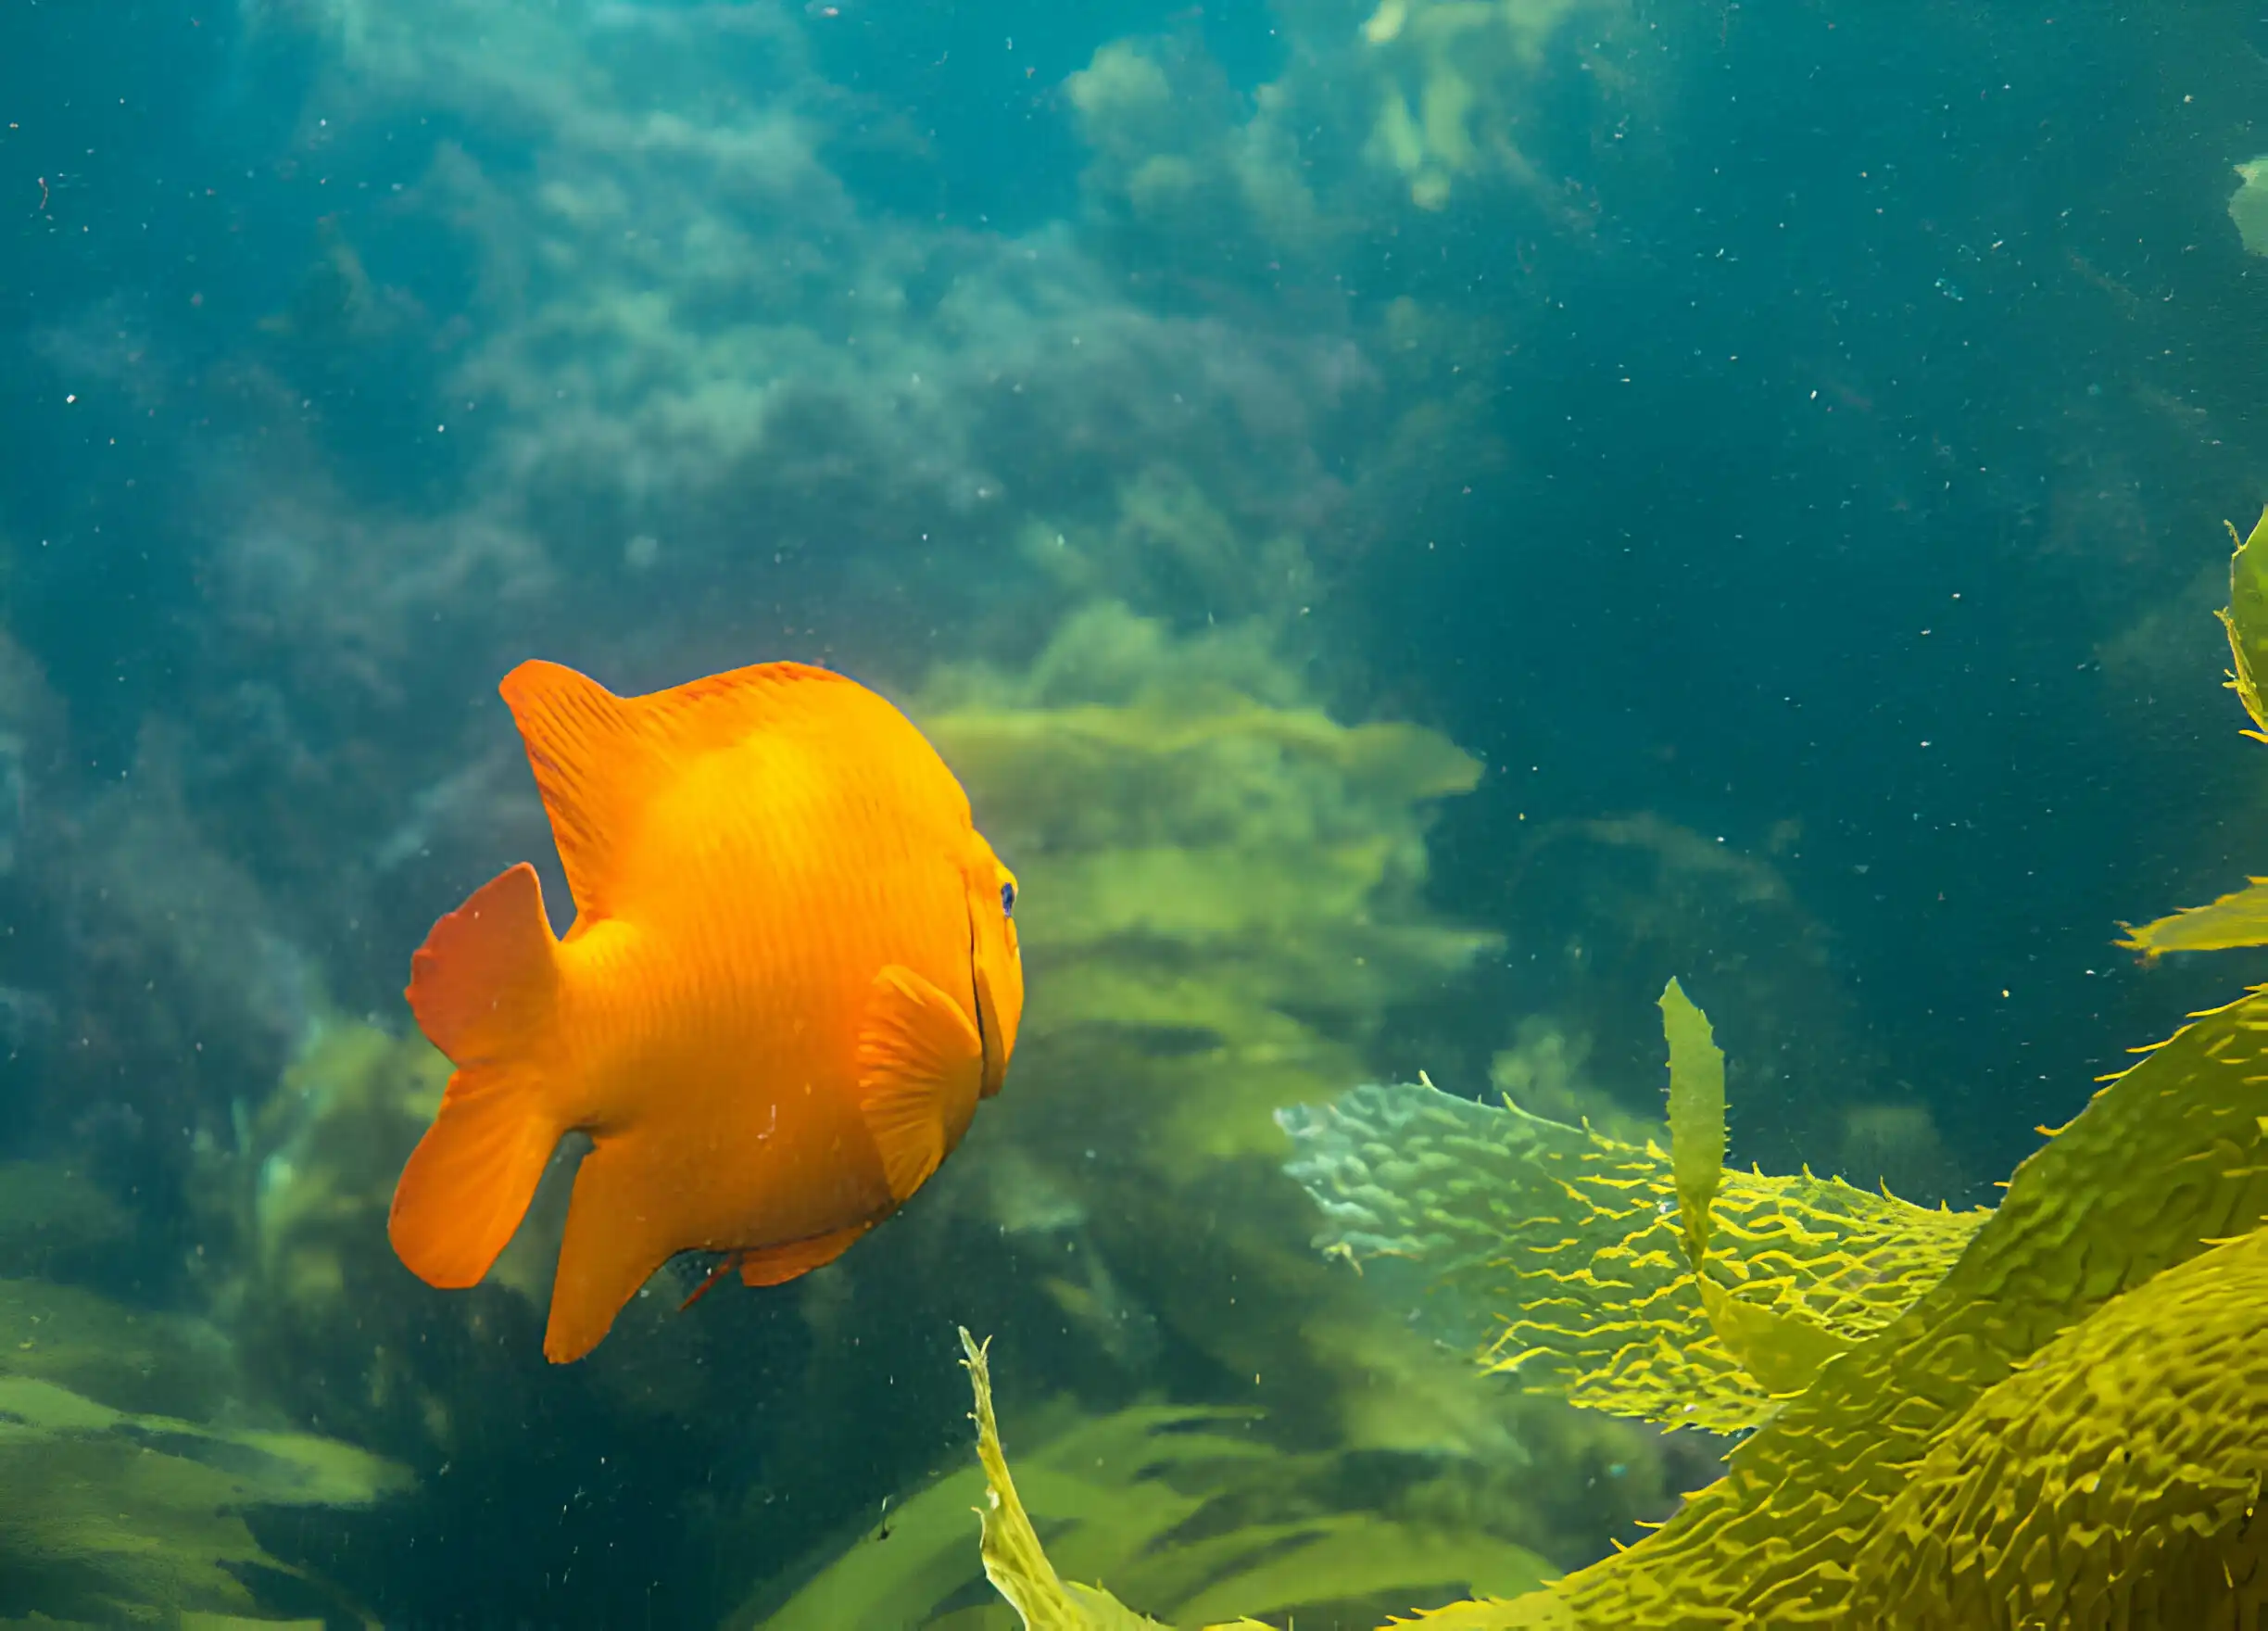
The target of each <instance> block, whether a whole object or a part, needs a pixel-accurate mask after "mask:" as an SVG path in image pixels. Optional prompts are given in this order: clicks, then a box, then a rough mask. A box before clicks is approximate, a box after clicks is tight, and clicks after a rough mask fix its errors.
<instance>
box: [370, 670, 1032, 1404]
mask: <svg viewBox="0 0 2268 1631" xmlns="http://www.w3.org/2000/svg"><path fill="white" fill-rule="evenodd" d="M501 689H502V691H503V695H504V700H505V702H506V703H507V704H509V705H510V709H511V712H512V717H513V719H514V720H515V721H516V722H517V723H518V725H519V727H520V734H521V736H522V737H523V739H524V740H525V742H526V744H527V754H528V763H529V764H530V765H532V766H533V767H534V768H535V772H536V787H537V789H538V790H539V791H540V792H541V793H542V795H543V803H544V810H545V813H546V814H547V815H548V816H549V817H550V822H551V831H552V835H553V837H554V839H555V840H556V841H557V842H558V845H559V852H560V859H561V862H562V863H563V864H564V866H565V869H566V873H567V885H568V889H569V891H570V892H572V894H573V897H574V905H575V920H574V924H573V927H572V928H571V929H568V931H567V933H566V935H565V936H564V937H562V938H554V937H553V935H552V932H551V928H550V924H549V921H548V918H547V917H546V916H545V913H544V904H543V891H542V886H541V884H540V883H539V882H538V881H537V879H536V871H535V868H534V867H532V866H528V865H527V864H526V863H524V862H523V863H522V864H520V865H519V866H514V867H512V868H511V869H510V871H508V872H506V873H504V874H503V875H502V876H501V877H499V878H497V879H494V880H493V881H491V882H489V883H487V884H485V885H484V886H483V887H482V888H481V889H479V890H478V891H475V892H474V893H473V896H472V898H471V899H469V900H467V901H466V902H465V904H463V905H461V906H460V907H459V908H458V909H457V910H456V911H454V912H451V913H450V914H449V915H448V916H447V917H444V918H442V919H441V920H440V922H438V923H436V924H435V925H434V929H433V932H432V933H431V934H430V935H428V936H427V937H426V941H425V943H424V945H423V946H422V948H421V949H420V950H419V951H418V953H417V954H416V955H415V956H414V957H413V958H412V959H411V961H410V991H409V997H410V1008H411V1010H412V1011H413V1012H414V1013H415V1015H416V1016H417V1022H418V1024H419V1026H420V1027H421V1028H422V1030H424V1032H425V1034H426V1036H427V1037H429V1038H430V1039H431V1040H432V1041H433V1043H434V1045H435V1046H436V1047H438V1048H439V1049H440V1050H441V1051H442V1052H443V1053H445V1054H447V1056H448V1057H449V1059H450V1061H451V1062H452V1063H453V1064H454V1065H455V1066H456V1071H455V1073H454V1074H453V1075H452V1076H451V1077H450V1078H449V1082H448V1088H447V1092H446V1093H445V1094H443V1096H442V1100H441V1108H440V1112H439V1114H438V1115H437V1116H436V1117H435V1120H434V1124H433V1125H432V1126H431V1127H430V1128H428V1129H427V1130H426V1132H425V1135H424V1137H423V1138H422V1140H421V1141H420V1142H419V1144H418V1146H417V1149H416V1151H415V1152H414V1153H413V1154H412V1155H411V1156H410V1162H409V1165H408V1166H407V1168H405V1169H404V1170H403V1172H402V1175H401V1181H400V1182H399V1183H398V1185H397V1187H396V1189H395V1192H394V1207H393V1213H392V1216H391V1218H390V1220H389V1222H388V1233H390V1235H391V1236H392V1239H393V1242H394V1247H395V1250H396V1251H397V1252H398V1253H399V1254H400V1256H401V1259H402V1261H403V1262H404V1263H406V1264H408V1265H409V1267H410V1270H411V1271H414V1272H415V1273H416V1274H417V1275H418V1276H419V1277H420V1278H422V1279H423V1280H425V1281H427V1282H429V1283H432V1284H434V1285H438V1286H466V1285H472V1284H473V1283H476V1282H478V1281H479V1280H480V1278H481V1277H482V1276H483V1275H484V1274H485V1273H486V1272H487V1271H488V1268H489V1265H490V1264H492V1263H493V1262H494V1261H495V1260H496V1258H497V1255H498V1253H499V1252H501V1251H502V1250H503V1249H504V1246H505V1245H506V1244H507V1243H508V1242H509V1241H510V1239H511V1236H512V1233H513V1232H514V1231H515V1230H516V1229H517V1228H518V1227H519V1224H520V1220H521V1218H522V1217H523V1215H524V1213H525V1212H526V1210H527V1207H528V1202H529V1201H530V1199H531V1198H532V1197H533V1196H534V1195H535V1192H536V1181H537V1180H538V1179H539V1178H540V1177H541V1176H542V1175H543V1171H544V1169H545V1167H546V1166H547V1165H548V1162H549V1160H550V1158H551V1154H552V1151H553V1149H554V1147H555V1146H556V1145H557V1144H558V1143H559V1141H560V1138H561V1135H562V1134H565V1133H567V1132H585V1133H587V1134H588V1135H589V1136H590V1140H591V1149H590V1153H589V1154H588V1155H587V1156H586V1157H584V1160H583V1164H582V1167H581V1169H580V1170H579V1171H578V1172H577V1173H576V1175H575V1181H574V1193H573V1199H572V1200H571V1202H570V1203H569V1207H568V1214H567V1231H566V1235H565V1238H564V1240H563V1241H562V1242H561V1246H560V1255H559V1268H558V1271H557V1276H556V1278H555V1280H554V1282H553V1284H552V1290H551V1313H550V1322H549V1325H548V1329H547V1330H546V1332H545V1334H544V1352H545V1353H546V1354H547V1355H548V1356H549V1358H550V1359H553V1360H554V1361H565V1360H568V1359H579V1358H581V1357H582V1356H583V1355H584V1354H586V1353H588V1352H589V1351H590V1350H591V1348H593V1347H596V1346H597V1345H598V1343H599V1338H601V1337H602V1336H604V1335H605V1334H606V1333H607V1329H608V1327H609V1326H610V1325H611V1324H612V1323H613V1321H614V1316H615V1315H616V1314H617V1313H618V1312H620V1311H621V1309H622V1307H623V1305H624V1303H625V1302H627V1301H628V1300H629V1298H630V1297H631V1296H632V1295H633V1294H635V1293H636V1291H637V1289H638V1287H639V1286H640V1285H641V1284H642V1283H644V1282H645V1280H646V1278H647V1276H648V1275H649V1274H651V1273H652V1272H653V1271H655V1270H656V1269H658V1268H660V1267H661V1266H662V1263H663V1262H665V1261H666V1260H667V1259H668V1258H670V1257H671V1256H672V1255H674V1253H677V1252H681V1251H691V1250H702V1251H712V1252H723V1253H726V1254H728V1255H727V1257H726V1258H725V1267H727V1268H730V1267H735V1266H737V1268H738V1270H739V1271H740V1277H741V1279H742V1280H744V1281H745V1282H747V1283H749V1284H750V1285H776V1284H778V1283H781V1282H783V1281H788V1280H792V1279H794V1278H795V1277H796V1276H797V1275H799V1274H801V1273H804V1272H805V1271H809V1270H812V1269H815V1268H818V1267H819V1266H820V1265H822V1264H824V1263H827V1262H831V1261H832V1260H833V1259H834V1258H837V1257H839V1256H840V1255H841V1254H842V1253H843V1252H844V1251H845V1250H847V1249H848V1248H849V1247H850V1246H851V1243H853V1242H854V1241H856V1240H857V1239H858V1238H859V1236H860V1235H862V1234H863V1233H866V1231H867V1230H869V1229H872V1228H873V1227H874V1226H875V1225H876V1223H878V1222H880V1221H881V1220H883V1219H884V1218H887V1217H888V1216H889V1214H890V1213H891V1212H893V1211H895V1210H896V1209H897V1208H898V1207H901V1206H902V1205H904V1203H905V1201H906V1199H907V1197H909V1196H910V1195H913V1194H914V1191H915V1190H917V1189H919V1188H920V1187H921V1185H922V1183H923V1182H924V1181H925V1180H926V1179H927V1178H928V1176H929V1175H930V1173H932V1172H934V1171H936V1170H937V1169H938V1164H939V1162H941V1161H942V1160H943V1159H944V1158H945V1157H946V1156H948V1155H949V1154H951V1152H952V1149H953V1147H954V1146H955V1145H956V1144H959V1143H960V1142H961V1137H962V1135H963V1134H964V1132H967V1131H968V1126H969V1121H970V1119H971V1118H972V1117H973V1116H974V1115H975V1113H976V1109H977V1100H978V1099H979V1098H989V1097H990V1096H991V1095H992V1094H996V1093H998V1092H999V1091H1000V1087H1001V1082H1002V1078H1003V1077H1004V1076H1005V1074H1006V1073H1007V1069H1008V1060H1009V1056H1010V1055H1011V1054H1013V1053H1014V1049H1015V1039H1016V1026H1017V1023H1018V1021H1019V1020H1020V1018H1022V1014H1023V1008H1024V972H1023V964H1022V960H1021V955H1020V953H1019V951H1018V948H1017V942H1016V929H1015V923H1014V917H1013V915H1012V914H1013V912H1014V906H1015V888H1016V886H1015V879H1014V875H1012V874H1011V873H1010V872H1009V870H1008V869H1007V867H1005V866H1002V864H1001V862H1000V859H999V858H998V857H997V856H996V855H994V854H993V853H992V848H991V846H990V845H989V844H988V843H987V842H986V841H985V840H984V838H983V837H982V836H981V835H980V834H979V833H978V832H977V829H976V828H975V826H974V825H973V823H972V820H971V817H970V814H969V803H968V797H967V795H966V794H965V793H964V791H963V790H962V788H961V784H960V783H959V782H958V781H956V780H955V779H954V778H953V775H952V772H951V771H950V770H948V769H947V768H946V766H945V764H944V761H943V760H941V759H939V757H938V754H937V752H936V750H935V749H933V748H932V747H931V746H930V745H929V743H928V742H927V740H925V739H924V738H923V736H922V735H921V733H920V732H919V731H918V730H916V729H915V728H914V726H913V724H912V723H911V722H910V721H909V720H908V719H907V718H906V717H905V715H904V714H901V713H900V712H899V711H898V710H897V709H896V708H894V707H892V706H891V705H890V704H889V703H888V702H886V701H884V700H883V699H882V698H881V697H879V696H877V695H876V694H875V693H874V692H873V691H870V690H868V689H865V688H864V687H863V686H861V685H859V684H858V683H856V682H855V681H853V680H851V679H847V678H845V677H843V676H840V675H838V674H834V673H831V672H829V671H828V670H825V669H823V668H812V667H806V666H804V665H803V664H796V663H770V664H762V665H759V666H756V667H752V668H742V669H737V670H736V671H734V672H732V673H729V674H720V675H716V676H712V677H711V678H708V679H699V680H695V681H693V682H692V683H691V684H688V685H682V686H679V687H677V688H676V689H674V690H666V691H658V692H655V693H654V694H652V695H650V696H643V697H618V696H615V695H614V694H613V693H612V692H611V691H609V690H607V689H605V688H604V687H602V686H600V685H599V684H598V683H597V682H596V681H594V680H590V679H587V678H586V677H585V676H582V675H580V674H577V673H576V672H574V671H573V669H570V668H562V667H561V666H559V665H558V664H552V663H523V664H521V665H520V666H519V667H517V668H515V669H513V670H512V671H511V673H510V674H509V675H507V676H505V679H504V682H503V685H502V688H501ZM720 1272H722V1270H720ZM704 1289H705V1287H704ZM697 1295H698V1294H697Z"/></svg>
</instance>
